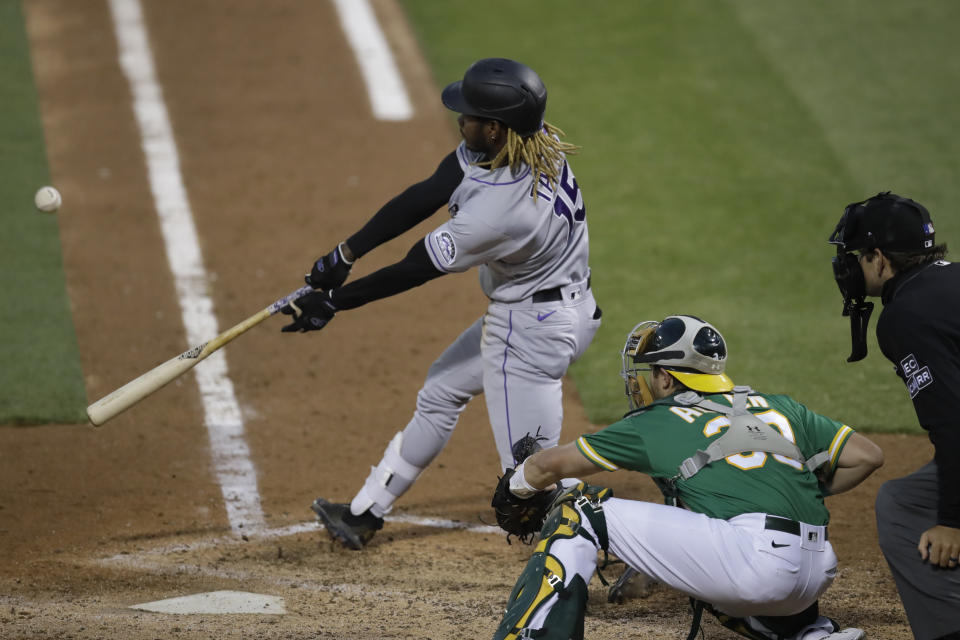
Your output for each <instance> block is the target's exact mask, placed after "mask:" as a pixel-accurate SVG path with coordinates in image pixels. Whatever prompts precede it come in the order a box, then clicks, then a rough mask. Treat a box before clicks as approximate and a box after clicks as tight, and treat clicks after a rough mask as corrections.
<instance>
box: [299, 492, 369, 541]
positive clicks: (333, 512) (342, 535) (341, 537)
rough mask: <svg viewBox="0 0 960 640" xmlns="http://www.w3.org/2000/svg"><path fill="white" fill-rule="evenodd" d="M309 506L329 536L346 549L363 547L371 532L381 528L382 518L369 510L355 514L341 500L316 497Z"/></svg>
mask: <svg viewBox="0 0 960 640" xmlns="http://www.w3.org/2000/svg"><path fill="white" fill-rule="evenodd" d="M310 508H311V509H312V510H313V512H314V513H315V514H317V517H318V518H319V520H320V523H321V524H322V525H323V526H324V528H325V529H326V530H327V533H328V534H330V538H331V539H333V540H336V541H338V542H339V543H340V544H342V545H343V546H345V547H347V548H348V549H354V550H360V549H363V546H364V545H365V544H367V543H368V542H370V538H372V537H373V534H375V533H376V532H377V531H379V530H380V529H382V528H383V518H378V517H377V516H375V515H373V514H372V513H370V511H369V510H367V511H364V512H363V513H361V514H360V515H358V516H355V515H353V514H352V513H350V505H349V504H344V503H342V502H327V501H326V500H324V499H323V498H317V499H316V500H314V501H313V504H312V505H310Z"/></svg>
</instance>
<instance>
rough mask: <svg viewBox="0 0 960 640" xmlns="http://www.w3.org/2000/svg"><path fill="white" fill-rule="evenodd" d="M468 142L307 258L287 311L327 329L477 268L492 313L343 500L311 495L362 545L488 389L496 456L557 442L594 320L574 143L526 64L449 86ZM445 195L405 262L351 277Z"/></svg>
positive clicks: (305, 326)
mask: <svg viewBox="0 0 960 640" xmlns="http://www.w3.org/2000/svg"><path fill="white" fill-rule="evenodd" d="M442 100H443V103H444V105H446V106H447V107H448V108H449V109H451V110H453V111H456V112H458V113H459V114H461V115H460V117H459V118H458V123H459V126H460V133H461V136H462V137H463V141H462V142H461V143H460V145H459V146H458V147H457V148H456V149H455V150H454V151H453V152H452V153H450V154H449V155H448V156H447V157H446V158H444V159H443V161H441V163H440V165H439V167H438V168H437V170H436V172H435V173H434V174H433V175H432V176H431V177H429V178H427V179H426V180H424V181H423V182H420V183H418V184H415V185H413V186H411V187H409V188H408V189H407V190H406V191H404V192H403V193H401V194H400V195H398V196H397V197H395V198H394V199H392V200H391V201H390V202H388V203H387V204H386V205H384V207H383V208H382V209H381V210H380V211H379V212H378V213H377V214H376V215H374V216H373V218H372V219H371V220H370V221H369V222H368V223H367V224H366V225H365V226H364V227H363V228H362V229H361V230H360V231H358V232H357V233H356V234H354V235H353V236H351V237H350V238H348V239H347V240H346V242H343V243H340V244H339V245H338V246H337V247H336V248H335V249H334V250H333V251H331V252H330V253H329V254H327V255H326V256H324V257H322V258H320V259H319V260H317V261H316V263H315V264H314V265H312V267H311V271H310V274H309V275H308V276H307V282H308V283H309V284H311V285H313V286H314V287H316V288H317V289H318V291H317V292H316V293H314V294H310V295H309V296H307V297H306V298H303V299H301V300H298V301H297V302H296V304H291V305H290V306H289V307H288V308H285V309H284V310H283V311H284V313H287V314H288V315H292V316H293V317H294V320H293V322H292V323H291V324H289V325H287V326H286V327H284V328H283V330H284V331H310V330H316V329H322V328H323V327H324V326H325V325H326V323H327V322H329V320H330V319H332V318H333V316H334V314H335V313H336V312H338V311H343V310H347V309H353V308H356V307H359V306H361V305H363V304H366V303H368V302H371V301H373V300H377V299H380V298H383V297H386V296H391V295H395V294H398V293H400V292H402V291H405V290H407V289H410V288H412V287H415V286H418V285H421V284H423V283H425V282H427V281H428V280H431V279H433V278H436V277H439V276H442V275H444V274H447V273H456V272H463V271H466V270H468V269H470V268H472V267H477V269H478V272H479V280H480V288H481V290H482V291H483V293H484V294H485V295H486V296H487V298H488V299H489V300H490V303H489V306H488V307H487V310H486V313H484V315H483V316H482V317H480V318H478V319H477V320H476V322H474V323H473V324H472V325H471V326H470V327H468V328H467V329H466V330H465V331H464V332H463V333H462V334H461V335H460V336H459V337H458V338H457V339H456V340H455V341H454V342H453V344H451V345H450V346H449V347H448V348H447V349H446V350H445V351H444V352H443V354H441V355H440V357H439V358H438V359H437V360H436V361H435V362H434V363H433V365H432V366H431V367H430V370H429V372H428V373H427V378H426V382H425V383H424V385H423V388H422V389H421V390H420V392H419V394H418V396H417V406H416V411H415V412H414V415H413V418H412V420H410V422H409V423H408V424H407V425H406V427H405V428H404V429H403V430H402V431H400V432H398V433H397V434H396V436H395V437H394V438H393V439H392V440H391V441H390V443H389V444H388V445H387V447H386V450H385V451H384V454H383V458H382V459H381V460H380V462H379V463H378V464H377V465H376V466H374V467H373V468H372V469H371V472H370V475H369V476H368V478H367V480H366V482H365V483H364V485H363V486H362V487H361V488H360V490H359V491H358V493H357V494H356V496H355V497H354V498H353V500H352V502H351V503H350V504H344V503H331V502H328V501H327V500H325V499H323V498H317V500H316V501H315V502H314V504H313V505H312V509H313V510H314V511H315V512H316V514H317V516H318V517H319V519H320V521H321V522H322V523H323V525H324V526H325V527H326V530H327V532H328V533H329V534H330V535H331V536H332V537H333V538H334V539H336V540H339V541H340V542H341V543H343V544H344V545H346V546H348V547H350V548H353V549H360V548H362V546H363V545H364V544H366V543H367V542H368V541H369V540H370V538H371V537H372V536H373V535H374V533H375V532H376V531H377V530H379V529H380V528H381V527H382V526H383V516H384V514H386V513H388V512H389V511H390V509H391V508H392V506H393V504H394V502H395V501H396V500H397V498H399V497H400V496H402V495H403V494H404V493H405V492H406V491H407V490H408V489H409V488H410V487H411V485H412V484H413V483H414V481H415V480H416V479H417V477H418V476H419V475H420V473H421V472H422V471H423V470H424V468H426V466H427V465H429V464H430V462H431V461H432V460H433V459H434V458H435V457H436V456H437V454H439V453H440V451H441V450H442V449H443V447H444V445H445V444H446V443H447V441H448V440H449V439H450V436H451V435H452V433H453V429H454V427H455V426H456V424H457V420H458V418H459V415H460V413H461V412H462V411H463V409H464V407H465V406H466V404H467V403H468V402H469V401H470V400H471V399H472V398H473V397H474V396H476V395H478V394H480V393H483V394H484V397H485V399H486V405H487V413H488V415H489V419H490V423H491V427H492V428H493V435H494V441H495V443H496V446H497V451H498V452H499V454H500V462H501V465H502V467H503V468H504V469H505V468H507V467H512V466H513V465H514V464H515V461H514V460H513V457H512V454H511V449H512V446H513V443H514V442H515V441H517V440H519V439H520V438H522V437H523V436H524V435H526V434H527V433H528V432H536V431H537V430H538V429H539V431H540V436H541V437H542V438H543V439H544V445H546V446H552V445H555V444H557V442H558V440H559V437H560V429H561V424H562V419H563V416H562V402H561V379H562V377H563V375H564V374H565V373H566V371H567V368H568V367H569V366H570V364H571V363H573V362H574V361H575V360H577V358H579V357H580V355H581V354H582V353H583V352H584V350H585V349H586V348H587V346H588V345H589V344H590V342H591V340H592V339H593V336H594V334H595V333H596V331H597V329H598V328H599V326H600V309H599V308H598V307H597V304H596V302H595V301H594V298H593V293H592V290H591V282H590V268H589V266H588V257H589V248H588V233H587V220H586V209H585V207H584V202H583V196H582V194H581V192H580V187H579V185H578V184H577V180H576V178H575V177H574V174H573V170H572V169H571V167H570V164H569V163H568V161H567V157H566V155H567V153H570V152H571V151H573V150H575V149H576V147H574V146H573V145H570V144H567V143H564V142H561V141H560V138H559V136H560V135H561V133H562V132H560V131H559V129H556V128H555V127H553V126H551V125H550V124H548V123H545V122H544V120H543V115H544V111H545V108H546V100H547V91H546V88H545V86H544V85H543V82H542V81H541V79H540V77H539V76H538V75H537V74H536V73H535V72H534V71H533V70H532V69H530V68H529V67H527V66H525V65H523V64H520V63H518V62H515V61H513V60H507V59H502V58H489V59H484V60H480V61H478V62H476V63H474V64H473V65H471V66H470V68H469V69H467V71H466V73H465V74H464V77H463V80H462V81H458V82H454V83H452V84H450V85H449V86H447V87H446V88H445V89H444V90H443V94H442ZM444 205H446V208H447V211H448V213H449V219H448V220H446V221H445V222H444V223H443V224H441V225H440V226H439V227H437V228H436V229H435V230H433V231H432V232H430V233H429V234H428V235H427V236H426V237H425V238H424V239H423V240H422V241H421V242H418V243H416V244H415V245H414V247H413V248H412V249H411V250H410V252H409V253H408V254H407V256H406V258H404V259H403V260H402V261H400V262H398V263H396V264H394V265H392V266H389V267H386V268H384V269H381V270H379V271H377V272H375V273H373V274H371V275H369V276H367V277H364V278H361V279H358V280H356V281H352V282H350V283H348V284H346V285H343V286H341V285H342V284H343V282H344V281H345V280H346V278H347V275H348V273H349V270H350V266H351V265H352V263H353V261H354V260H356V259H357V258H360V257H361V256H363V255H364V254H366V253H367V252H369V251H370V250H372V249H373V248H375V247H377V246H378V245H380V244H382V243H384V242H387V241H388V240H390V239H392V238H395V237H396V236H397V235H399V234H401V233H403V232H404V231H406V230H408V229H410V228H412V227H413V226H414V225H416V224H418V223H419V222H421V221H423V220H425V219H426V218H427V217H429V216H431V215H432V214H433V213H434V212H435V211H437V209H438V208H440V207H443V206H444Z"/></svg>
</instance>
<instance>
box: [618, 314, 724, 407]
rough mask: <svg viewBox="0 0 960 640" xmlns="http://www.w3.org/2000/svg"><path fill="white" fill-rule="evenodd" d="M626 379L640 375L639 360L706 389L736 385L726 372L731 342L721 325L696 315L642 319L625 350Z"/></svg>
mask: <svg viewBox="0 0 960 640" xmlns="http://www.w3.org/2000/svg"><path fill="white" fill-rule="evenodd" d="M621 356H622V360H623V370H622V372H621V375H623V377H624V380H626V381H627V382H628V394H629V393H630V384H629V382H630V381H629V378H631V377H632V378H634V379H636V378H638V377H639V375H638V373H637V372H638V371H642V370H646V369H648V367H646V368H643V369H641V368H640V367H637V366H636V365H637V364H646V365H657V366H660V367H663V368H664V369H665V370H666V371H667V373H669V374H670V375H671V376H673V377H674V378H676V379H677V380H679V381H680V382H681V383H682V384H683V385H684V386H686V387H688V388H690V389H693V390H694V391H702V392H704V393H722V392H725V391H730V390H732V389H733V381H732V380H731V379H730V378H729V377H728V376H727V374H726V373H724V369H725V368H726V363H727V343H726V341H725V340H724V339H723V336H722V335H720V332H719V331H717V329H716V328H715V327H714V326H713V325H711V324H709V323H707V322H704V321H703V320H701V319H700V318H697V317H696V316H670V317H668V318H666V319H665V320H663V322H651V321H647V322H641V323H640V324H638V325H637V326H635V327H634V328H633V330H632V331H631V332H630V335H628V336H627V342H626V344H624V347H623V351H622V352H621Z"/></svg>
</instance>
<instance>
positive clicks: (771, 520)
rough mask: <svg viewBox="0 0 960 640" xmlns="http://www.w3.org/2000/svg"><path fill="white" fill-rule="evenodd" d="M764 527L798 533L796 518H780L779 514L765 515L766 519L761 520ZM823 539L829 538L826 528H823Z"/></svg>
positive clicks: (798, 527)
mask: <svg viewBox="0 0 960 640" xmlns="http://www.w3.org/2000/svg"><path fill="white" fill-rule="evenodd" d="M763 528H764V529H772V530H773V531H782V532H783V533H792V534H793V535H795V536H798V535H800V523H799V522H797V521H796V520H790V519H788V518H781V517H780V516H767V518H766V520H764V521H763ZM823 539H824V540H829V539H830V535H829V534H828V533H827V528H826V527H824V528H823Z"/></svg>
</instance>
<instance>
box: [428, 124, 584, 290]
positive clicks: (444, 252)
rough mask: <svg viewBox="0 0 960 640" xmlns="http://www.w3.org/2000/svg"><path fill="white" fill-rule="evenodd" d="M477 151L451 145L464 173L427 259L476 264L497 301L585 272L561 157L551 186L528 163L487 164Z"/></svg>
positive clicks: (579, 217) (576, 202)
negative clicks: (517, 167) (515, 166)
mask: <svg viewBox="0 0 960 640" xmlns="http://www.w3.org/2000/svg"><path fill="white" fill-rule="evenodd" d="M482 158H483V155H482V154H481V153H478V152H475V151H470V150H469V149H467V147H466V145H465V144H464V143H462V142H461V143H460V146H459V147H458V148H457V159H458V160H459V161H460V167H461V168H462V169H463V181H462V182H461V183H460V186H459V187H457V189H456V191H454V192H453V195H452V196H451V198H450V203H449V210H450V216H451V217H450V220H448V221H447V222H445V223H444V224H442V225H441V226H440V227H438V228H437V229H435V230H434V231H433V232H431V233H430V234H429V235H427V237H426V243H427V249H428V251H429V254H430V258H431V260H432V261H433V264H434V266H436V267H437V269H440V270H441V271H452V272H459V271H466V270H467V269H469V268H471V267H474V266H478V265H479V269H478V270H479V277H480V286H481V288H482V289H483V292H484V293H485V294H486V295H487V297H488V298H490V299H491V300H494V301H496V302H518V301H520V300H523V299H524V298H528V297H529V296H531V295H532V294H534V293H535V292H537V291H543V290H544V289H552V288H554V287H558V286H565V285H569V284H572V283H575V282H580V281H582V280H585V279H586V278H587V275H588V266H587V259H588V255H589V248H588V246H589V238H588V233H587V225H586V224H581V223H583V222H584V220H585V218H586V211H585V209H584V206H583V196H582V195H581V193H580V188H579V187H578V185H577V180H576V178H575V177H574V175H573V171H571V169H570V165H569V164H568V163H567V161H566V160H564V162H563V169H562V171H561V173H560V179H559V181H558V184H557V185H556V186H555V188H551V187H550V185H549V184H548V183H547V181H546V179H541V180H540V181H539V183H537V184H536V185H534V184H533V183H532V180H531V179H530V167H528V166H526V165H523V168H522V169H521V171H520V172H519V173H518V174H513V173H512V172H511V170H510V168H509V167H501V168H499V169H495V170H493V171H490V170H489V169H487V168H485V167H478V166H476V162H478V161H479V160H481V159H482Z"/></svg>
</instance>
